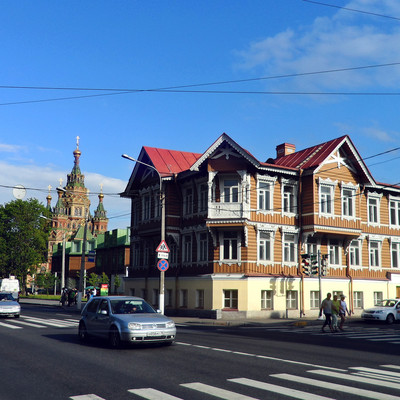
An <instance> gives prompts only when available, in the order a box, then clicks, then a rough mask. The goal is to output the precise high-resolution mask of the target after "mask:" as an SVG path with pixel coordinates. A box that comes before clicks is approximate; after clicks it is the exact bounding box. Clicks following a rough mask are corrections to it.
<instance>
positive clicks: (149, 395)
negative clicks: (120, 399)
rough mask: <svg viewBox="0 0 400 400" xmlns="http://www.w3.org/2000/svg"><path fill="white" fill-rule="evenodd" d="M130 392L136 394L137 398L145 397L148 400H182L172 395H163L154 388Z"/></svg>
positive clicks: (131, 390) (130, 390)
mask: <svg viewBox="0 0 400 400" xmlns="http://www.w3.org/2000/svg"><path fill="white" fill-rule="evenodd" d="M128 392H129V393H133V394H136V395H137V396H140V397H143V398H144V399H147V400H182V399H181V398H179V397H175V396H171V395H170V394H167V393H163V392H160V391H159V390H156V389H152V388H143V389H129V390H128Z"/></svg>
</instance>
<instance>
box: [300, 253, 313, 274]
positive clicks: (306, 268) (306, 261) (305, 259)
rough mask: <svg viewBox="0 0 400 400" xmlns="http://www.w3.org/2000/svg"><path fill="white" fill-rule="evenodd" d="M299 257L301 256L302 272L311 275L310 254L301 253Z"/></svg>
mask: <svg viewBox="0 0 400 400" xmlns="http://www.w3.org/2000/svg"><path fill="white" fill-rule="evenodd" d="M301 258H302V261H301V265H302V267H303V274H304V275H309V276H310V275H311V266H310V256H309V255H308V254H302V255H301Z"/></svg>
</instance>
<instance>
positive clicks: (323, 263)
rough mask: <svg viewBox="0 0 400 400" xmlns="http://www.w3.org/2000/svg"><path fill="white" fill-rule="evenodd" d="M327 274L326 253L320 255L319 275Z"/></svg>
mask: <svg viewBox="0 0 400 400" xmlns="http://www.w3.org/2000/svg"><path fill="white" fill-rule="evenodd" d="M327 274H328V254H324V255H322V256H321V275H322V276H326V275H327Z"/></svg>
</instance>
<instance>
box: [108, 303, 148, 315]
mask: <svg viewBox="0 0 400 400" xmlns="http://www.w3.org/2000/svg"><path fill="white" fill-rule="evenodd" d="M111 310H112V313H113V314H143V313H155V312H156V311H155V310H154V308H153V307H151V305H150V304H148V303H146V302H145V301H144V300H140V299H138V300H131V299H129V300H111Z"/></svg>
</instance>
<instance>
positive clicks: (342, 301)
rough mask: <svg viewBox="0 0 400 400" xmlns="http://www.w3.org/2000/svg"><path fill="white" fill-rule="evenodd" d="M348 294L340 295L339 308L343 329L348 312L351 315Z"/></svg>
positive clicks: (340, 326) (341, 328)
mask: <svg viewBox="0 0 400 400" xmlns="http://www.w3.org/2000/svg"><path fill="white" fill-rule="evenodd" d="M345 298H346V296H345V295H344V294H342V295H340V309H339V317H340V325H339V329H340V330H341V331H342V330H343V325H344V322H345V321H346V313H347V314H348V315H349V316H350V311H349V309H348V308H347V304H346V301H345Z"/></svg>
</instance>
